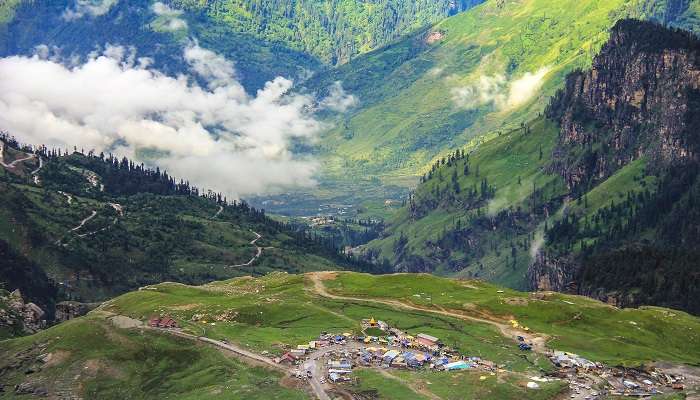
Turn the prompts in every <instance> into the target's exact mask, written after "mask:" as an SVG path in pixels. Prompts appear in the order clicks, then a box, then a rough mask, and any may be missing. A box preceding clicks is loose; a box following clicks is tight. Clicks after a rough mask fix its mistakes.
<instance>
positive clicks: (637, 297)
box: [527, 20, 700, 312]
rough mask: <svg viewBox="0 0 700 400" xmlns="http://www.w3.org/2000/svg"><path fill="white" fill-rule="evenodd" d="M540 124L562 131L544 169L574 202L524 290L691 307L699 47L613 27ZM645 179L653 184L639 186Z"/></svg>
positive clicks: (646, 27) (696, 282)
mask: <svg viewBox="0 0 700 400" xmlns="http://www.w3.org/2000/svg"><path fill="white" fill-rule="evenodd" d="M547 117H548V118H550V119H552V120H554V121H555V122H557V123H558V124H559V126H560V132H559V138H558V142H557V145H556V146H555V149H554V151H553V154H552V163H551V164H550V166H549V171H550V172H551V173H554V174H559V175H561V176H562V177H563V178H564V180H565V182H566V184H567V186H568V189H569V190H570V195H571V197H572V198H576V199H578V201H579V203H580V205H579V207H578V208H577V209H576V210H574V211H572V212H571V213H569V214H565V215H564V216H563V217H560V218H559V219H558V220H555V222H554V225H555V226H554V227H552V226H551V225H550V227H551V228H552V229H550V230H549V231H548V232H547V243H546V245H545V246H544V248H543V249H542V250H541V251H540V254H538V255H537V257H535V260H534V261H533V262H532V264H531V265H530V267H529V269H528V274H527V277H528V282H529V284H530V287H531V288H532V289H535V290H556V291H573V292H576V293H579V294H583V295H588V296H591V297H596V298H599V299H601V300H604V301H608V302H610V303H613V304H616V305H620V306H635V305H639V304H657V305H664V306H670V307H675V308H682V309H686V310H689V311H691V312H700V301H698V300H697V298H698V296H697V295H696V294H698V293H699V291H700V277H699V276H698V267H697V266H698V264H697V259H698V253H700V249H698V247H697V237H698V234H700V204H698V202H697V201H695V199H696V198H697V196H698V195H699V194H700V157H699V155H698V151H699V150H700V41H699V40H698V39H697V38H696V37H695V36H693V35H692V34H690V33H687V32H683V31H679V30H672V29H667V28H665V27H663V26H661V25H657V24H655V23H649V22H640V21H634V20H624V21H621V22H619V23H618V24H617V25H616V26H615V27H614V28H613V30H612V31H611V34H610V40H609V41H608V42H607V43H606V44H605V45H604V46H603V48H602V50H601V52H600V54H599V55H598V56H597V57H595V59H594V61H593V64H592V67H591V69H590V70H588V71H576V72H573V73H571V74H570V75H569V76H568V77H567V79H566V86H565V88H564V89H562V90H561V91H560V92H559V93H558V94H557V95H556V96H555V97H554V98H553V100H552V102H551V104H550V105H549V107H548V108H547ZM640 158H643V160H640V161H643V163H644V165H645V167H644V168H643V171H641V172H640V173H637V174H635V175H634V177H630V178H628V179H630V181H629V182H627V184H628V185H629V186H630V187H634V186H638V187H637V188H634V189H625V191H624V192H622V193H620V194H621V195H622V196H613V195H612V194H608V196H609V197H608V198H603V199H602V200H601V199H598V203H597V204H596V205H595V206H594V207H593V208H588V205H586V203H587V201H586V200H583V201H582V199H585V198H586V197H587V196H588V193H589V192H590V191H591V190H593V189H594V188H595V187H596V186H597V185H599V184H601V183H603V182H604V181H605V180H606V179H608V178H609V177H610V176H611V175H613V174H614V173H615V172H616V171H618V170H619V169H621V168H623V167H625V166H627V165H628V164H630V163H631V162H632V161H635V160H638V159H640ZM645 177H652V179H651V180H650V181H647V182H655V183H654V184H653V185H647V186H646V187H643V188H642V187H640V186H639V185H640V182H641V181H644V180H645V179H646V178H645ZM631 179H634V181H632V180H631ZM613 186H615V185H613ZM606 190H613V191H615V190H617V188H616V187H611V186H610V185H608V189H606ZM598 196H599V197H600V191H599V192H598ZM581 203H582V204H581Z"/></svg>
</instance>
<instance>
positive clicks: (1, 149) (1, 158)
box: [0, 140, 41, 171]
mask: <svg viewBox="0 0 700 400" xmlns="http://www.w3.org/2000/svg"><path fill="white" fill-rule="evenodd" d="M35 157H36V155H35V154H28V155H27V157H24V158H19V159H17V160H14V161H12V162H11V163H9V164H7V163H5V142H3V141H2V140H0V165H2V166H3V167H5V168H10V169H14V168H16V167H17V164H19V163H21V162H23V161H27V160H31V159H32V158H35ZM39 165H41V159H39ZM39 168H41V167H39ZM37 171H38V170H37Z"/></svg>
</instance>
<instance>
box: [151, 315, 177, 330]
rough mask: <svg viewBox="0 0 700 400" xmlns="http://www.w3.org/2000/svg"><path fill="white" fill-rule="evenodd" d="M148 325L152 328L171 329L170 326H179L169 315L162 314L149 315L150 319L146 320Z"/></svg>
mask: <svg viewBox="0 0 700 400" xmlns="http://www.w3.org/2000/svg"><path fill="white" fill-rule="evenodd" d="M148 326H150V327H152V328H166V329H171V328H179V325H178V324H177V321H175V320H174V319H172V318H171V317H169V316H167V315H166V316H163V317H151V319H149V320H148Z"/></svg>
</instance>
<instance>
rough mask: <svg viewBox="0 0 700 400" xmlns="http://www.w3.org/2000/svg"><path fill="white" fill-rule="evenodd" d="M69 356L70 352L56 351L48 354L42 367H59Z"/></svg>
mask: <svg viewBox="0 0 700 400" xmlns="http://www.w3.org/2000/svg"><path fill="white" fill-rule="evenodd" d="M70 355H71V353H70V351H66V350H56V351H54V352H52V353H49V354H48V356H47V359H46V364H44V365H45V366H46V367H55V366H57V365H61V364H63V363H64V362H65V361H66V360H68V359H69V358H70Z"/></svg>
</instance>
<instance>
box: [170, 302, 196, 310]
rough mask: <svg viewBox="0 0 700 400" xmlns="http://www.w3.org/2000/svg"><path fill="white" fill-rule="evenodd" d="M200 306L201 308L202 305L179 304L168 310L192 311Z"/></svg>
mask: <svg viewBox="0 0 700 400" xmlns="http://www.w3.org/2000/svg"><path fill="white" fill-rule="evenodd" d="M200 306H202V305H201V304H199V303H192V304H181V305H179V306H172V307H170V309H172V310H178V311H189V310H193V309H195V308H197V307H200Z"/></svg>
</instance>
